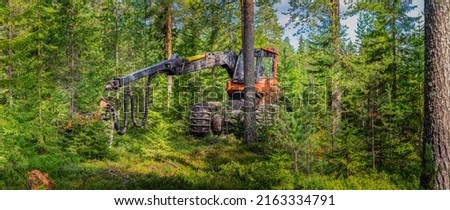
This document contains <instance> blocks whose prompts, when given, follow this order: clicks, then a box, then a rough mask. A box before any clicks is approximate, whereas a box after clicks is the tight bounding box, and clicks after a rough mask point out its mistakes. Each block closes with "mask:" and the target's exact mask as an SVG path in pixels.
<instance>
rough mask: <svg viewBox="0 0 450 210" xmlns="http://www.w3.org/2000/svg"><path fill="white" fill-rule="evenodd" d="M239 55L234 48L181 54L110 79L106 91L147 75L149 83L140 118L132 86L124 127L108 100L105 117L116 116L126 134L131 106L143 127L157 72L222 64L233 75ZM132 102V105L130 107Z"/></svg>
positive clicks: (183, 71) (126, 100) (125, 99)
mask: <svg viewBox="0 0 450 210" xmlns="http://www.w3.org/2000/svg"><path fill="white" fill-rule="evenodd" d="M237 57H238V56H237V55H236V54H234V53H233V52H229V51H225V52H217V53H206V54H201V55H196V56H192V57H188V58H181V57H179V56H173V57H172V58H171V59H168V60H165V61H161V62H159V63H156V64H154V65H152V66H149V67H147V68H143V69H140V70H137V71H134V72H131V73H129V74H127V75H124V76H122V77H119V78H116V79H113V80H110V81H109V82H108V83H107V84H106V86H105V91H111V90H116V91H117V90H119V89H120V88H121V87H125V86H128V85H130V84H131V83H132V82H134V81H136V80H139V79H142V78H144V77H147V78H148V79H147V83H146V87H145V93H144V94H145V95H144V106H143V107H144V112H143V117H142V119H141V120H140V121H138V120H137V119H136V107H135V103H136V102H135V101H136V99H135V97H134V96H133V94H132V92H131V91H129V90H125V91H124V96H123V111H124V114H123V118H124V124H123V126H122V127H121V126H120V121H119V118H118V115H116V111H118V110H115V108H114V106H113V105H112V104H110V103H108V106H106V113H105V116H108V117H107V118H105V119H108V118H112V119H113V121H114V129H115V130H116V131H117V133H118V134H120V135H123V134H125V133H126V131H127V128H128V111H129V108H130V109H131V110H130V113H131V119H132V122H133V124H134V125H135V126H136V127H142V126H144V125H145V124H146V120H147V114H148V107H147V106H148V100H149V92H150V88H149V87H150V84H151V81H152V79H153V78H154V76H155V75H156V74H158V73H164V74H167V75H181V74H187V73H190V72H194V71H199V70H202V69H208V68H212V67H216V66H221V67H222V68H224V69H225V70H226V71H227V72H228V75H229V76H230V78H232V77H233V75H234V70H235V68H234V66H235V65H236V61H237ZM128 105H130V107H128Z"/></svg>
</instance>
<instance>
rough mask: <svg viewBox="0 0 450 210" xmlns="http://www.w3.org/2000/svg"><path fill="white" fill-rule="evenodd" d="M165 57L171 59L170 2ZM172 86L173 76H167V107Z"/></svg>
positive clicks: (170, 5)
mask: <svg viewBox="0 0 450 210" xmlns="http://www.w3.org/2000/svg"><path fill="white" fill-rule="evenodd" d="M166 15H167V17H166V18H167V19H166V27H167V32H166V55H167V59H170V57H172V2H171V1H169V2H168V3H167V5H166ZM172 86H173V76H172V75H168V76H167V93H168V98H167V106H168V107H170V100H171V97H172Z"/></svg>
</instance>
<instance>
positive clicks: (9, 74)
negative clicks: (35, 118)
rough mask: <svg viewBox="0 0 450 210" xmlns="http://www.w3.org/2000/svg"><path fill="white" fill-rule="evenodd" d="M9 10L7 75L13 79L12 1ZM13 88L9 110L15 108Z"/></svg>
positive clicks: (10, 90)
mask: <svg viewBox="0 0 450 210" xmlns="http://www.w3.org/2000/svg"><path fill="white" fill-rule="evenodd" d="M8 8H9V9H10V10H11V12H10V13H9V17H8V42H9V45H8V58H9V63H8V66H7V67H6V74H7V75H8V79H12V75H13V66H12V62H11V60H12V57H13V51H12V46H11V45H12V41H13V38H14V37H13V34H14V32H13V20H12V19H13V17H14V14H13V13H14V7H13V2H12V1H11V0H9V1H8ZM12 88H13V86H12V85H10V86H9V89H8V98H9V102H8V103H9V108H11V109H12V108H13V105H14V103H13V98H14V95H13V89H12Z"/></svg>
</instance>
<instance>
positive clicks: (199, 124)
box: [105, 48, 284, 136]
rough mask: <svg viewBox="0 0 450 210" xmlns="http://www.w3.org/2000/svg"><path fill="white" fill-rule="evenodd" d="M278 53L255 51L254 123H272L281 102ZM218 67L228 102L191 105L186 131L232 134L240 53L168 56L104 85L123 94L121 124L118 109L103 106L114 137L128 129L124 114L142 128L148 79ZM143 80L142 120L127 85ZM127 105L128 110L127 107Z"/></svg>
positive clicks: (239, 102)
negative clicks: (222, 71) (225, 76)
mask: <svg viewBox="0 0 450 210" xmlns="http://www.w3.org/2000/svg"><path fill="white" fill-rule="evenodd" d="M277 61H278V52H277V51H276V50H275V49H273V48H261V49H255V81H256V82H255V85H254V87H255V92H256V98H257V100H258V101H257V102H256V119H257V123H259V124H261V123H267V122H270V121H272V120H273V113H276V112H277V110H278V109H279V108H278V105H277V104H278V103H279V102H281V101H283V100H284V97H283V95H282V93H281V90H280V88H279V87H278V86H277V85H278V80H277ZM216 66H218V67H222V68H223V69H225V70H226V71H227V73H228V75H229V77H230V79H229V80H228V81H227V83H226V91H227V93H228V101H227V102H226V103H224V104H225V105H224V106H223V105H222V104H223V103H222V102H218V101H211V102H203V103H198V104H194V105H193V106H192V108H191V109H190V114H189V128H190V132H191V133H192V134H193V135H195V136H206V135H208V134H216V135H219V134H222V133H232V132H235V131H236V130H237V127H236V126H239V121H240V120H241V119H242V115H241V112H242V111H243V105H244V101H243V100H244V65H243V53H242V50H241V52H240V53H239V55H236V54H235V53H233V52H230V51H224V52H215V53H205V54H201V55H196V56H192V57H188V58H182V57H179V56H176V55H175V56H172V58H170V59H168V60H164V61H162V62H159V63H156V64H154V65H152V66H150V67H147V68H144V69H141V70H138V71H135V72H132V73H129V74H127V75H125V76H122V77H119V78H116V79H113V80H111V81H109V82H108V83H107V84H106V87H105V91H118V90H120V89H121V88H124V95H123V104H122V105H123V115H122V116H123V117H124V120H123V125H122V126H121V125H120V120H119V119H118V114H117V113H116V112H117V111H118V110H115V107H114V106H113V105H112V104H109V105H108V106H107V107H106V116H108V118H106V119H111V118H112V120H113V121H114V128H115V130H116V131H117V132H118V134H120V135H122V134H125V132H126V131H127V128H128V124H129V122H128V114H131V119H132V122H133V124H134V126H136V127H142V126H144V125H145V123H146V121H147V115H148V101H149V92H150V85H151V82H152V79H154V78H155V76H156V75H157V74H161V73H162V74H167V75H182V74H187V73H191V72H195V71H199V70H203V69H208V68H213V67H216ZM145 77H146V78H147V82H146V86H145V89H144V100H143V101H144V104H143V105H144V106H143V109H144V112H143V115H142V119H141V120H140V121H138V120H137V119H136V118H137V117H136V104H135V103H136V99H135V97H134V96H133V94H132V91H130V89H127V87H130V85H131V83H133V82H135V81H137V80H139V79H142V78H145ZM128 106H130V108H131V109H130V110H129V107H128Z"/></svg>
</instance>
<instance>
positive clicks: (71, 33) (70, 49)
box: [66, 2, 78, 116]
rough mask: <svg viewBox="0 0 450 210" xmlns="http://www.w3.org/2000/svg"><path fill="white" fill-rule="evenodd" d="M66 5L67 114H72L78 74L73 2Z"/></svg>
mask: <svg viewBox="0 0 450 210" xmlns="http://www.w3.org/2000/svg"><path fill="white" fill-rule="evenodd" d="M68 4H70V5H67V6H68V7H69V11H68V13H69V14H68V16H69V18H70V23H69V27H68V29H67V30H68V39H69V40H68V41H69V43H68V45H67V49H66V57H67V67H68V70H69V75H70V82H69V93H70V94H69V95H70V99H69V100H70V103H69V115H70V116H73V115H74V113H75V112H76V108H75V92H76V91H75V90H76V87H75V79H76V77H77V76H78V75H77V72H76V68H75V60H76V57H77V56H76V52H75V51H76V46H75V18H76V17H75V16H76V15H75V12H76V11H75V5H74V4H75V3H73V2H69V3H68Z"/></svg>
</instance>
